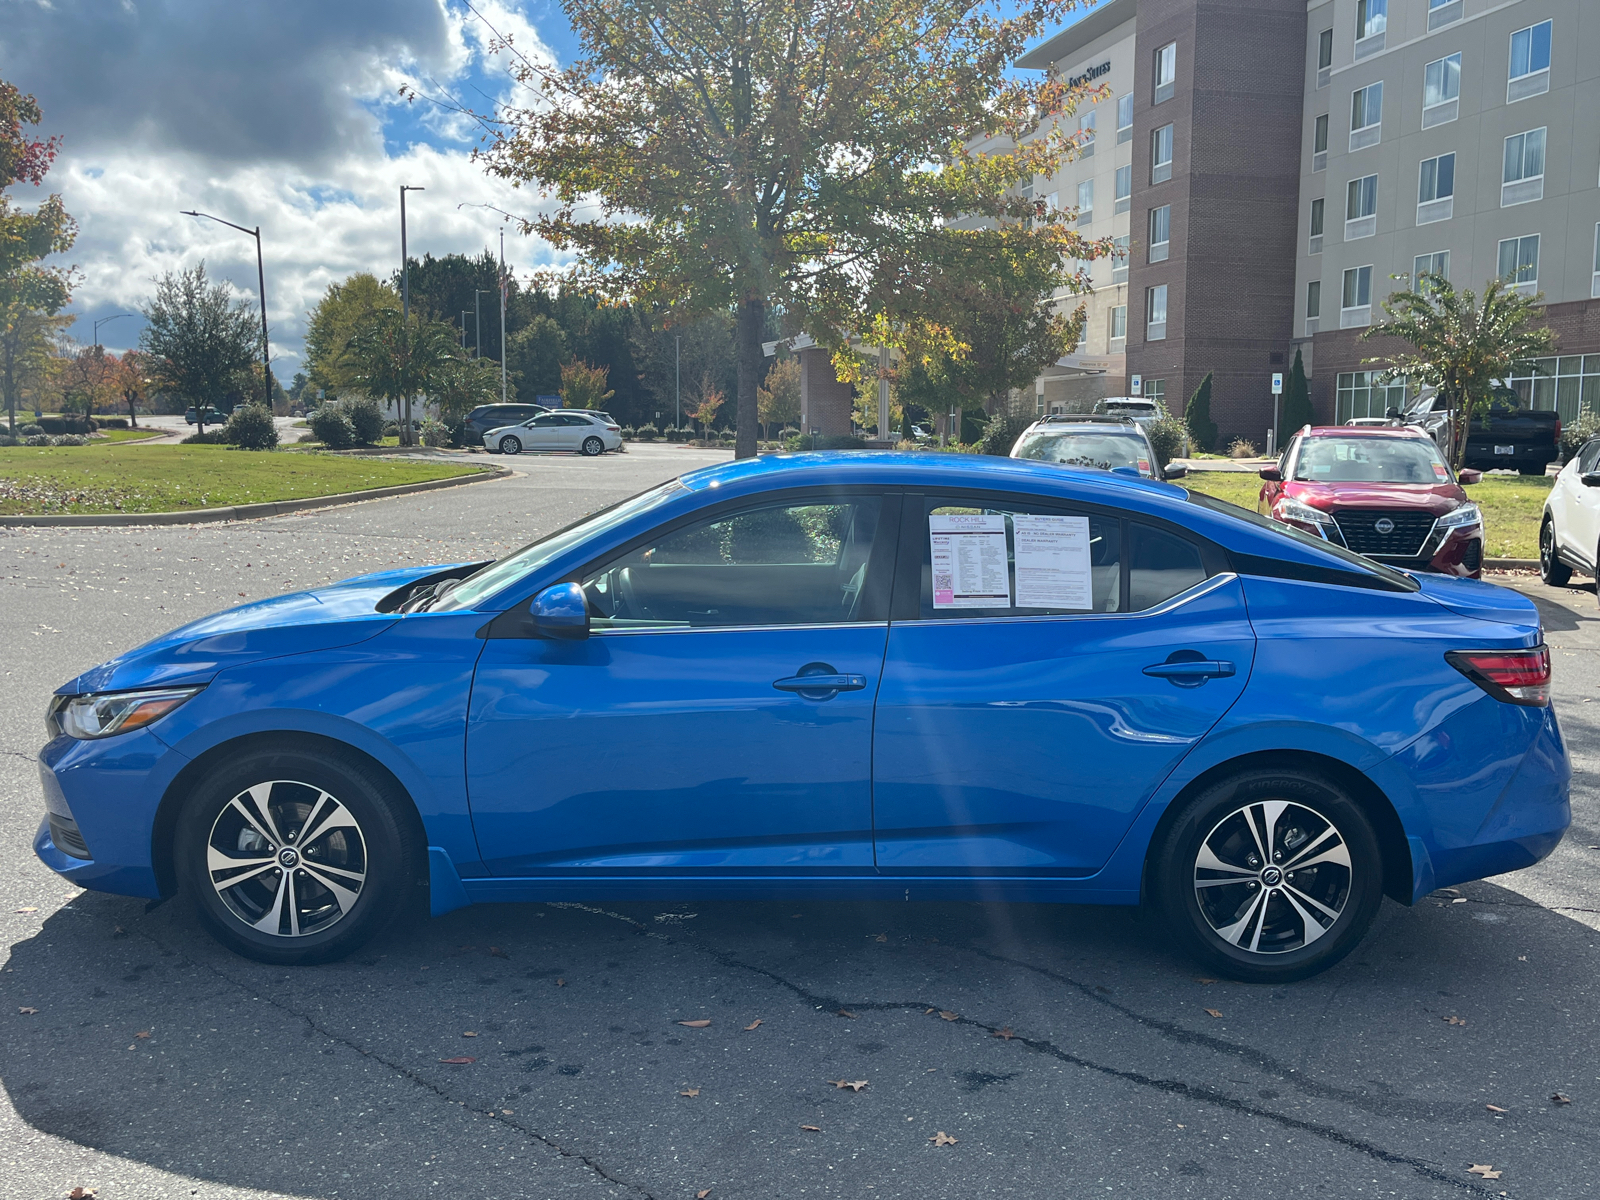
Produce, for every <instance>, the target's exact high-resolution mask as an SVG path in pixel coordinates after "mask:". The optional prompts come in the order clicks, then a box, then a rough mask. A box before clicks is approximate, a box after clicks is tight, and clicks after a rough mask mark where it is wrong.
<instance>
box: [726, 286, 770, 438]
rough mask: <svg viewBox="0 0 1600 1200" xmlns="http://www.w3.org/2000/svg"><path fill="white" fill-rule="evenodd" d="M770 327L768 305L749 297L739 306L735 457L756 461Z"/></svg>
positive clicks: (762, 300) (761, 299)
mask: <svg viewBox="0 0 1600 1200" xmlns="http://www.w3.org/2000/svg"><path fill="white" fill-rule="evenodd" d="M766 327H767V302H766V300H765V299H763V298H760V297H755V298H747V299H746V300H744V301H743V302H742V303H741V304H740V305H739V317H738V333H737V338H736V340H737V343H738V354H739V397H738V402H737V404H736V405H735V407H734V414H735V417H734V420H735V423H736V426H737V428H736V431H735V437H734V444H733V456H734V457H735V458H754V457H755V455H756V436H757V433H758V430H759V423H760V419H761V418H760V413H759V411H758V410H757V408H756V389H757V388H758V387H760V386H761V358H762V355H761V335H762V334H763V333H764V332H765V331H766Z"/></svg>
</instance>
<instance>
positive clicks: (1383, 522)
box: [1372, 517, 1394, 533]
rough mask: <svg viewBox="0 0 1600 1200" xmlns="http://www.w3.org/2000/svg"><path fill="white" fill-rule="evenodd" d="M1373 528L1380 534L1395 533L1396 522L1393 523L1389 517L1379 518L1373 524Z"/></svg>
mask: <svg viewBox="0 0 1600 1200" xmlns="http://www.w3.org/2000/svg"><path fill="white" fill-rule="evenodd" d="M1372 527H1373V528H1374V529H1376V530H1377V531H1378V532H1379V533H1393V532H1394V522H1393V521H1391V520H1390V519H1389V518H1388V517H1379V518H1378V519H1377V520H1376V521H1374V522H1373V523H1372Z"/></svg>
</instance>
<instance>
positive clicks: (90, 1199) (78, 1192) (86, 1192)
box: [67, 1187, 94, 1200]
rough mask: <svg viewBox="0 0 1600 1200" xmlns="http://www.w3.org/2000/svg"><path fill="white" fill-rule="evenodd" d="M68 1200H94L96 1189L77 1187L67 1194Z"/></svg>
mask: <svg viewBox="0 0 1600 1200" xmlns="http://www.w3.org/2000/svg"><path fill="white" fill-rule="evenodd" d="M67 1200H94V1189H93V1188H81V1187H75V1188H73V1189H72V1190H71V1191H70V1192H68V1193H67Z"/></svg>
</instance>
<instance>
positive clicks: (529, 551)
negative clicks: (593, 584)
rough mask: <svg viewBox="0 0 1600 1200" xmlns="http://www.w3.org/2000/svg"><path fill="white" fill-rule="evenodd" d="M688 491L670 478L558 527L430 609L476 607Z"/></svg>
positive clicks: (468, 580)
mask: <svg viewBox="0 0 1600 1200" xmlns="http://www.w3.org/2000/svg"><path fill="white" fill-rule="evenodd" d="M688 490H689V489H688V488H686V487H684V486H683V484H681V483H679V482H678V481H677V480H676V479H670V480H668V481H667V482H666V483H663V484H661V485H660V486H659V487H654V488H651V489H650V490H649V491H648V492H641V493H639V495H637V496H634V497H633V498H632V499H629V500H624V501H622V502H621V503H619V504H613V505H611V507H609V508H602V509H600V510H599V511H598V512H592V513H590V514H589V515H588V516H586V517H583V518H581V519H580V520H577V521H574V522H573V523H572V524H571V525H568V526H567V527H566V528H565V529H558V530H556V532H554V533H552V534H551V535H550V536H549V537H546V538H543V539H541V540H540V541H537V542H534V543H533V544H531V545H528V546H524V547H523V548H522V549H521V550H518V551H517V552H516V553H515V554H510V555H507V556H506V557H505V558H502V559H500V560H499V561H498V562H492V563H490V564H489V565H488V566H487V567H484V568H483V569H482V570H480V571H476V572H474V573H473V574H471V575H468V576H467V577H466V578H465V579H463V580H462V581H461V582H460V583H458V584H456V585H455V586H454V587H452V588H451V589H450V590H449V591H448V592H445V593H443V594H442V595H441V596H440V597H439V599H438V601H437V602H436V603H435V604H434V605H433V611H435V612H451V611H455V610H457V609H463V608H475V607H477V605H478V603H479V602H480V601H482V600H484V599H485V598H487V597H489V596H492V595H494V594H495V593H496V592H498V591H500V590H502V589H503V588H505V587H507V586H509V585H510V584H513V583H515V582H516V581H517V580H519V579H521V578H522V577H523V576H524V575H526V574H528V573H529V572H530V571H534V570H537V569H538V568H540V567H542V566H544V564H545V563H547V562H549V561H550V560H551V559H553V558H555V557H556V556H557V555H559V554H563V553H565V552H566V551H567V550H569V549H571V548H572V547H573V546H576V545H577V544H578V543H579V542H582V541H584V540H586V539H588V538H592V537H598V536H599V535H601V534H603V533H605V532H606V530H608V529H612V528H615V527H616V526H618V525H620V524H622V522H624V521H626V520H628V519H629V518H631V517H635V516H637V515H639V514H640V513H642V512H648V511H650V510H651V509H653V508H657V507H659V506H660V505H662V504H664V503H665V502H666V501H667V500H669V499H671V498H672V497H673V496H675V495H677V494H678V493H679V492H686V491H688Z"/></svg>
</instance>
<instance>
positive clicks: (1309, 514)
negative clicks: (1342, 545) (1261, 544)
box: [1272, 496, 1333, 525]
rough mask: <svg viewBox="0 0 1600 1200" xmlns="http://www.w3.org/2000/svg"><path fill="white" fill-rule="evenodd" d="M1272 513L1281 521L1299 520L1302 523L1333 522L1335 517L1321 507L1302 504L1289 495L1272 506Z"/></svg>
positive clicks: (1328, 523)
mask: <svg viewBox="0 0 1600 1200" xmlns="http://www.w3.org/2000/svg"><path fill="white" fill-rule="evenodd" d="M1272 515H1273V516H1275V517H1277V518H1278V519H1279V520H1280V521H1299V522H1300V523H1301V524H1302V525H1332V524H1333V517H1332V516H1330V515H1329V514H1328V513H1325V512H1323V511H1322V510H1321V509H1320V508H1312V507H1311V505H1309V504H1302V503H1301V502H1300V501H1298V500H1295V499H1291V498H1290V497H1288V496H1285V497H1283V499H1281V500H1279V501H1278V502H1277V503H1276V504H1274V505H1273V506H1272Z"/></svg>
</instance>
